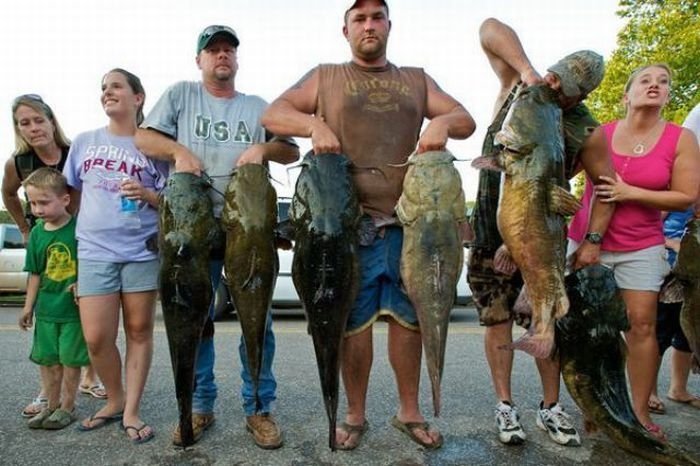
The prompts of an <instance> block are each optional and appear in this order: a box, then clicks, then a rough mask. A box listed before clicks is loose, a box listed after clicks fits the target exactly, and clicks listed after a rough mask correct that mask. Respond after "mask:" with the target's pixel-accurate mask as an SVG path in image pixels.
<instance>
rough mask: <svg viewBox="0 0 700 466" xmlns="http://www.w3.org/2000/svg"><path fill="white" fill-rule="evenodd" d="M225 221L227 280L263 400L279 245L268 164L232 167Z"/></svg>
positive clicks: (222, 217) (248, 357)
mask: <svg viewBox="0 0 700 466" xmlns="http://www.w3.org/2000/svg"><path fill="white" fill-rule="evenodd" d="M221 222H222V224H223V226H224V230H225V231H226V255H225V259H224V264H225V267H226V282H227V285H228V289H229V291H230V293H231V297H232V298H233V302H234V305H235V307H236V312H237V314H238V320H239V321H240V323H241V330H242V332H243V340H244V342H245V349H246V355H247V359H248V361H247V364H248V370H249V371H250V374H251V376H252V379H253V386H254V387H255V397H256V400H258V395H257V393H258V389H257V388H258V381H259V378H260V370H261V367H262V364H263V344H264V341H265V323H266V319H267V313H268V310H269V309H270V304H271V302H272V292H273V290H274V289H275V282H276V281H277V272H278V271H279V258H278V256H277V248H276V247H275V227H276V226H277V193H276V192H275V189H274V188H273V187H272V184H271V183H270V174H269V171H268V169H267V167H265V166H264V165H258V164H246V165H243V166H241V167H239V168H237V169H236V170H235V171H234V172H233V175H232V176H231V181H230V182H229V184H228V187H227V188H226V194H225V203H224V209H223V213H222V216H221ZM258 404H259V400H258ZM258 407H259V406H258Z"/></svg>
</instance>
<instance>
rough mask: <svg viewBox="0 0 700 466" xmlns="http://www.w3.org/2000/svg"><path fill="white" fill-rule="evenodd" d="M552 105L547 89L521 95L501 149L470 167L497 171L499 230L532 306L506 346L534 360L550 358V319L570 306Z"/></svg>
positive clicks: (570, 206) (571, 202) (557, 125)
mask: <svg viewBox="0 0 700 466" xmlns="http://www.w3.org/2000/svg"><path fill="white" fill-rule="evenodd" d="M556 102H557V101H556V95H555V93H554V91H553V90H552V89H550V88H549V87H548V86H547V85H538V86H532V87H527V88H525V89H523V90H521V91H520V92H519V94H518V95H517V96H516V97H515V100H514V102H513V105H512V107H511V108H510V110H509V112H508V114H507V115H506V118H505V121H504V123H503V127H502V129H501V131H500V132H499V133H498V134H497V135H496V138H495V140H496V142H497V143H498V144H501V145H502V146H503V150H502V151H501V152H500V153H499V154H498V156H497V158H495V159H494V158H489V157H479V158H477V159H476V160H474V162H472V166H474V167H475V168H485V169H500V170H503V172H504V175H505V176H504V179H503V183H502V186H501V190H502V192H501V197H500V202H499V204H498V230H499V232H500V233H501V237H502V238H503V242H504V243H505V245H506V247H507V248H508V250H509V252H510V254H511V256H512V258H513V260H514V262H515V263H516V265H517V266H518V268H519V269H520V273H521V274H522V277H523V281H524V282H525V288H526V289H527V297H528V302H529V304H530V307H531V309H532V324H531V327H530V330H529V332H528V333H526V334H525V335H524V336H523V337H522V338H520V339H519V340H518V341H516V342H514V343H513V345H512V347H513V348H515V349H520V350H523V351H526V352H527V353H529V354H531V355H533V356H535V357H538V358H546V357H549V356H550V355H551V354H552V350H553V346H554V323H555V320H556V319H559V318H561V317H563V316H564V315H565V314H566V312H567V310H568V308H569V301H568V299H567V297H566V292H565V290H564V266H565V256H566V247H565V234H564V226H565V218H564V217H565V216H566V215H570V214H573V213H574V212H576V210H578V208H579V207H580V204H579V202H578V200H576V198H575V197H574V196H572V195H571V194H570V193H569V192H568V191H567V190H566V189H564V188H563V186H564V183H565V180H564V139H563V135H562V126H561V109H560V108H559V106H558V105H557V103H556Z"/></svg>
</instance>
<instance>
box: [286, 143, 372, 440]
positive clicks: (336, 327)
mask: <svg viewBox="0 0 700 466" xmlns="http://www.w3.org/2000/svg"><path fill="white" fill-rule="evenodd" d="M301 165H302V170H301V173H300V174H299V178H298V179H297V183H296V189H295V193H294V197H292V205H291V207H290V209H289V216H290V219H291V221H292V223H293V225H294V227H295V238H296V242H295V244H294V260H293V262H292V279H293V281H294V286H295V288H296V289H297V292H298V293H299V296H300V298H301V302H302V304H303V305H304V311H305V312H306V318H307V321H308V330H309V333H310V334H311V337H312V339H313V342H314V350H315V351H316V363H317V365H318V374H319V377H320V379H321V391H322V393H323V401H324V404H325V408H326V414H327V415H328V422H329V438H328V440H329V446H330V448H331V449H332V450H335V426H336V416H337V410H338V389H339V385H340V377H339V370H340V354H341V349H342V344H343V338H344V333H345V326H346V323H347V320H348V316H349V314H350V310H351V309H352V306H353V304H354V302H355V298H356V296H357V291H358V288H359V280H360V273H359V265H358V231H357V230H358V223H359V218H360V207H359V204H358V200H357V194H356V192H355V187H354V185H353V182H352V179H351V176H350V169H351V165H350V161H349V160H348V159H347V157H345V156H344V155H340V154H319V155H313V154H311V153H309V154H307V155H306V156H305V157H304V160H303V161H302V164H301Z"/></svg>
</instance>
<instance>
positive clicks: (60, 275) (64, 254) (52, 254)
mask: <svg viewBox="0 0 700 466" xmlns="http://www.w3.org/2000/svg"><path fill="white" fill-rule="evenodd" d="M76 275H77V265H76V261H75V260H74V259H73V257H71V253H70V249H68V246H66V245H65V244H63V243H55V244H52V245H51V246H49V249H48V251H47V259H46V276H47V277H48V278H49V279H51V280H54V281H57V282H62V281H63V280H67V279H69V278H73V277H75V276H76Z"/></svg>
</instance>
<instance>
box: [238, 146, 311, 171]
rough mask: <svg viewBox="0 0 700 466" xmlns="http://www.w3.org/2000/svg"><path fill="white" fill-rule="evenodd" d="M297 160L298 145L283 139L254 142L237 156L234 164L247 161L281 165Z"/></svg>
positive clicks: (243, 163)
mask: <svg viewBox="0 0 700 466" xmlns="http://www.w3.org/2000/svg"><path fill="white" fill-rule="evenodd" d="M297 160H299V147H297V146H295V145H293V144H289V143H287V142H284V141H270V142H266V143H263V144H254V145H252V146H250V147H249V148H248V149H246V150H245V152H243V153H242V154H241V156H240V157H239V158H238V162H237V163H236V166H238V167H240V166H241V165H245V164H247V163H258V164H260V163H264V162H277V163H281V164H283V165H286V164H288V163H292V162H295V161H297Z"/></svg>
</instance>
